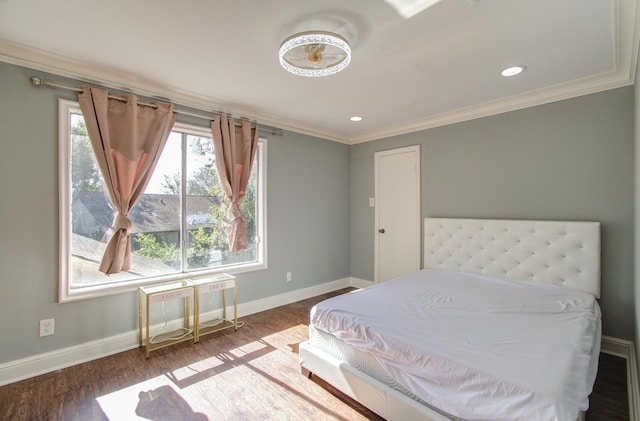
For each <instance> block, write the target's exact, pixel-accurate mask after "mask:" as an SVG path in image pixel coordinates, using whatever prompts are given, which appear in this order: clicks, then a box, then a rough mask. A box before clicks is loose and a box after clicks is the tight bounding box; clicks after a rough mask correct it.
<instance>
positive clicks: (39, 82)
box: [29, 76, 282, 136]
mask: <svg viewBox="0 0 640 421" xmlns="http://www.w3.org/2000/svg"><path fill="white" fill-rule="evenodd" d="M29 81H30V82H31V84H32V85H33V86H47V87H50V88H61V89H67V90H69V91H75V92H82V88H78V87H75V86H67V85H62V84H59V83H55V82H52V81H50V80H46V79H42V78H41V77H39V76H31V77H30V78H29ZM108 97H109V98H111V99H115V100H118V101H123V102H127V98H126V97H124V96H122V95H115V94H109V95H108ZM138 105H142V106H145V107H151V108H158V106H157V105H156V104H154V103H153V102H147V101H140V100H138ZM174 112H175V113H176V114H182V115H187V116H190V117H196V118H201V119H204V120H212V118H211V117H212V116H210V115H209V116H206V115H203V114H196V113H190V112H187V111H183V110H176V109H174ZM236 125H237V126H239V125H240V124H238V123H236ZM258 130H261V131H266V132H268V133H271V134H273V135H277V136H282V130H281V129H277V128H275V127H269V126H263V125H258Z"/></svg>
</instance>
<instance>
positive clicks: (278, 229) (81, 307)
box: [0, 63, 349, 364]
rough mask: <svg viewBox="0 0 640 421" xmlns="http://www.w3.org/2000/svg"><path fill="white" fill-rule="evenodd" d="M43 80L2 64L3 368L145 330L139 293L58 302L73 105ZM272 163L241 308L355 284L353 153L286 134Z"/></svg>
mask: <svg viewBox="0 0 640 421" xmlns="http://www.w3.org/2000/svg"><path fill="white" fill-rule="evenodd" d="M36 73H38V72H35V71H32V70H29V69H25V68H21V67H16V66H13V65H9V64H5V63H0V92H2V95H0V110H2V112H0V142H1V145H2V153H1V154H0V195H1V197H2V202H1V204H0V267H2V268H3V270H2V275H0V333H1V334H2V338H3V340H2V345H1V346H0V364H1V363H5V362H8V361H14V360H17V359H20V358H24V357H28V356H31V355H36V354H39V353H43V352H47V351H51V350H56V349H60V348H64V347H68V346H73V345H77V344H81V343H84V342H88V341H92V340H97V339H100V338H105V337H109V336H112V335H116V334H119V333H123V332H129V331H131V330H134V329H137V323H138V302H137V294H136V293H135V292H131V293H125V294H118V295H112V296H108V297H103V298H98V299H89V300H83V301H78V302H71V303H65V304H58V303H57V302H56V300H57V285H58V280H57V274H58V196H57V195H58V187H57V171H58V168H57V159H58V158H57V142H58V140H57V138H58V126H57V115H58V106H57V99H58V98H65V99H71V100H75V99H76V98H75V93H73V92H71V91H66V90H61V89H58V90H51V89H47V88H35V87H32V86H31V84H30V83H29V77H30V76H31V75H33V74H36ZM52 78H54V79H55V80H56V81H60V82H63V83H67V84H70V85H72V86H76V85H77V84H78V82H77V81H69V80H64V79H62V78H60V77H52ZM199 123H200V124H205V125H206V122H204V121H200V122H199ZM267 154H268V169H267V171H268V181H267V183H268V185H267V188H268V198H267V200H268V206H267V212H268V213H267V217H268V246H269V248H268V259H269V268H268V269H266V270H261V271H255V272H251V273H245V274H240V275H239V276H238V301H239V303H243V302H248V301H253V300H257V299H261V298H266V297H269V296H272V295H276V294H281V293H285V292H287V291H292V290H296V289H301V288H305V287H309V286H313V285H317V284H320V283H324V282H327V281H333V280H336V279H341V278H344V277H347V276H349V181H348V180H349V147H348V146H347V145H342V144H339V143H335V142H331V141H325V140H320V139H316V138H311V137H308V136H303V135H298V134H292V133H285V135H284V136H268V151H267ZM286 272H292V275H293V281H292V282H290V283H287V282H286V281H285V273H286ZM45 318H55V335H53V336H48V337H43V338H40V337H38V322H39V320H41V319H45Z"/></svg>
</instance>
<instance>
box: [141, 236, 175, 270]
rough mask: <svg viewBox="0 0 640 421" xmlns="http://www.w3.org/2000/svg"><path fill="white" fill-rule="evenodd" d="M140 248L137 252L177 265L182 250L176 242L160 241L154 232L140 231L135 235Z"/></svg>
mask: <svg viewBox="0 0 640 421" xmlns="http://www.w3.org/2000/svg"><path fill="white" fill-rule="evenodd" d="M135 241H136V242H137V243H138V249H137V250H135V251H134V253H135V254H138V255H140V256H144V257H148V258H150V259H153V260H159V261H161V262H162V263H164V264H167V265H169V266H173V267H176V265H177V262H178V258H179V257H180V252H179V250H178V247H177V246H176V244H167V243H166V242H164V241H163V242H162V243H159V242H158V240H157V239H156V237H155V236H154V235H153V234H144V233H138V234H136V235H135Z"/></svg>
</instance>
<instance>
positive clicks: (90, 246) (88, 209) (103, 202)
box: [69, 114, 137, 287]
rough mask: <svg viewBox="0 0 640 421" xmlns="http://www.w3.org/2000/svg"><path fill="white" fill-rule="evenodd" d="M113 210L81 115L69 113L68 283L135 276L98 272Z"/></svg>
mask: <svg viewBox="0 0 640 421" xmlns="http://www.w3.org/2000/svg"><path fill="white" fill-rule="evenodd" d="M113 217H114V213H113V210H112V208H111V207H110V204H109V198H108V193H107V192H106V191H105V189H104V182H103V178H102V175H101V174H100V169H99V168H98V165H97V163H96V160H95V156H94V154H93V150H92V148H91V142H90V141H89V137H88V135H87V128H86V126H85V124H84V119H83V118H82V115H79V114H71V218H70V221H71V259H70V262H71V270H70V271H69V273H70V276H71V286H72V287H81V286H86V285H92V284H97V283H110V282H118V281H123V280H129V279H135V278H136V277H137V276H136V275H135V274H132V273H126V272H123V273H120V274H117V275H113V276H109V277H107V276H105V274H104V273H102V272H100V271H98V266H99V264H100V261H101V260H102V255H103V254H104V250H105V247H106V243H107V240H108V236H109V234H110V231H109V230H110V228H111V223H112V222H113Z"/></svg>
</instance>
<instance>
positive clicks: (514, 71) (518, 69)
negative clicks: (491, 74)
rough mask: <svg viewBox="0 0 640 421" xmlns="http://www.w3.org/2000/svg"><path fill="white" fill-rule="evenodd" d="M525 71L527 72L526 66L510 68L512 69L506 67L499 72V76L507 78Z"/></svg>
mask: <svg viewBox="0 0 640 421" xmlns="http://www.w3.org/2000/svg"><path fill="white" fill-rule="evenodd" d="M525 70H527V67H526V66H522V65H521V66H512V67H507V68H506V69H504V70H503V71H502V72H500V74H501V75H502V76H505V77H509V76H515V75H519V74H520V73H522V72H524V71H525Z"/></svg>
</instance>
